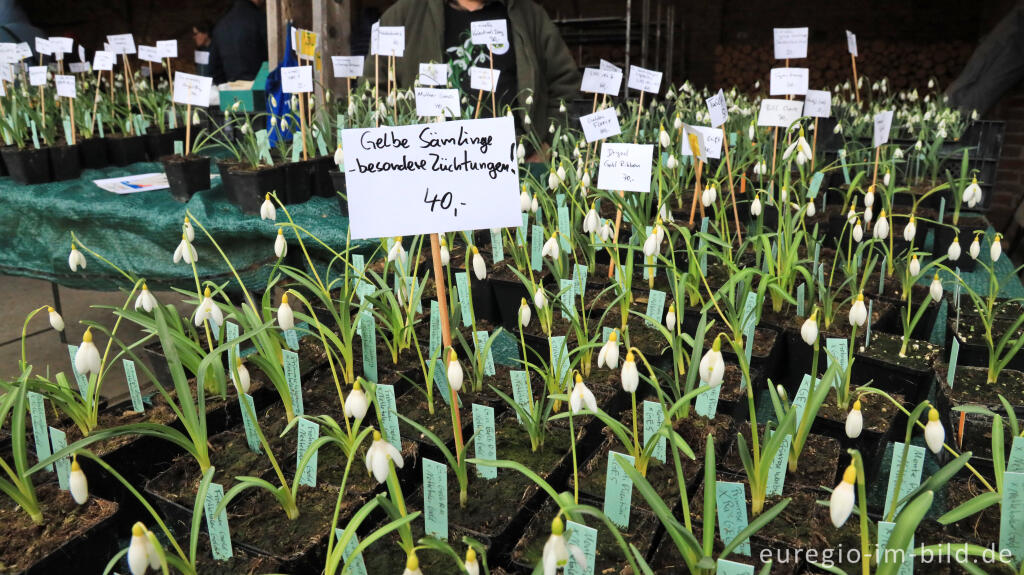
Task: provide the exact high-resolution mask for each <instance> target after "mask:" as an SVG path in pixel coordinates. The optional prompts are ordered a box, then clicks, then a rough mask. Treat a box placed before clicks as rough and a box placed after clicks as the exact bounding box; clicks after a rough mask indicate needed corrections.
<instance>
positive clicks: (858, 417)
mask: <svg viewBox="0 0 1024 575" xmlns="http://www.w3.org/2000/svg"><path fill="white" fill-rule="evenodd" d="M863 430H864V414H863V413H861V412H860V400H859V399H858V400H857V401H854V402H853V409H851V410H850V413H847V414H846V437H849V438H850V439H857V438H858V437H860V432H861V431H863Z"/></svg>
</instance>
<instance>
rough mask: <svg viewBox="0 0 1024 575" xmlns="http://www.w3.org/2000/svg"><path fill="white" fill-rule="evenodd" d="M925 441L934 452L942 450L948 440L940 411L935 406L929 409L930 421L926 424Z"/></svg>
mask: <svg viewBox="0 0 1024 575" xmlns="http://www.w3.org/2000/svg"><path fill="white" fill-rule="evenodd" d="M924 441H925V443H927V444H928V449H931V450H932V453H936V454H937V453H938V452H940V451H942V444H943V443H944V442H945V441H946V431H945V430H944V429H943V428H942V424H941V423H939V412H938V410H936V409H935V408H934V407H933V408H931V409H929V410H928V423H927V424H926V425H925V426H924Z"/></svg>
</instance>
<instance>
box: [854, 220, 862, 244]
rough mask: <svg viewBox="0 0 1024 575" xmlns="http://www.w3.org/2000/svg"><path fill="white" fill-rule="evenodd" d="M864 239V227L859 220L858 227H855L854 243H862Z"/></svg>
mask: <svg viewBox="0 0 1024 575" xmlns="http://www.w3.org/2000/svg"><path fill="white" fill-rule="evenodd" d="M863 239H864V226H862V225H860V219H858V220H857V225H855V226H853V241H855V242H857V243H860V241H861V240H863Z"/></svg>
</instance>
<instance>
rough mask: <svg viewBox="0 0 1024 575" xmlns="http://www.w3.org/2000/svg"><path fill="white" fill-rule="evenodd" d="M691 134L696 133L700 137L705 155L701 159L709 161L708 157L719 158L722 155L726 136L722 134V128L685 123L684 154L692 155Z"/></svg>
mask: <svg viewBox="0 0 1024 575" xmlns="http://www.w3.org/2000/svg"><path fill="white" fill-rule="evenodd" d="M690 134H695V135H696V136H697V137H698V138H700V142H699V143H700V146H701V149H702V151H703V153H704V155H705V157H703V158H701V161H704V162H706V161H708V159H709V158H710V159H712V160H718V159H721V157H722V143H723V141H724V140H725V138H724V137H723V135H722V130H721V129H719V128H710V127H707V126H691V125H689V124H683V143H682V148H683V155H684V156H692V155H693V151H692V146H690V141H689V140H690V137H689V135H690Z"/></svg>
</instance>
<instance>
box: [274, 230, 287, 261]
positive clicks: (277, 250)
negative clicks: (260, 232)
mask: <svg viewBox="0 0 1024 575" xmlns="http://www.w3.org/2000/svg"><path fill="white" fill-rule="evenodd" d="M274 255H275V256H277V257H279V258H283V257H285V256H286V255H288V241H287V240H285V239H284V228H277V237H276V238H274Z"/></svg>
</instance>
